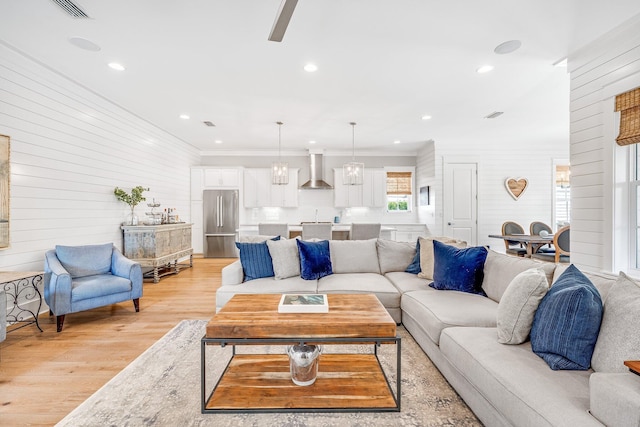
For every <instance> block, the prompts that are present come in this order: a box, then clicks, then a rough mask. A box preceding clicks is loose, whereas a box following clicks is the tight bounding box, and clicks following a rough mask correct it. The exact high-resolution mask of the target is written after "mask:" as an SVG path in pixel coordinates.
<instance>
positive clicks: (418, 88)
mask: <svg viewBox="0 0 640 427" xmlns="http://www.w3.org/2000/svg"><path fill="white" fill-rule="evenodd" d="M75 3H76V4H77V5H78V6H80V7H81V8H82V9H83V10H84V11H85V12H86V13H87V14H88V15H89V16H90V17H91V19H84V20H83V19H75V18H72V17H70V16H68V15H67V14H65V13H64V12H63V11H62V10H61V9H60V8H59V7H58V6H57V5H56V4H54V2H53V1H51V0H19V1H18V0H11V1H10V0H0V40H3V41H4V42H6V43H8V44H9V45H11V46H13V47H15V48H17V49H19V50H21V51H23V52H25V53H27V54H28V55H30V56H32V57H33V58H35V59H37V60H38V61H40V62H42V63H44V64H46V65H48V66H49V67H51V68H52V69H54V70H56V71H58V72H60V73H61V74H63V75H65V76H68V77H69V78H71V79H72V80H75V81H77V82H78V83H80V84H82V85H84V86H86V87H88V88H90V89H92V90H93V91H95V92H96V93H98V94H100V95H102V96H104V97H106V98H107V99H109V100H111V101H113V102H114V103H116V104H118V105H120V106H122V107H123V108H126V109H127V110H129V111H131V112H133V113H135V114H136V115H138V116H140V117H142V118H144V119H146V120H148V121H150V122H152V123H154V124H155V125H157V126H158V127H160V128H162V129H165V130H166V131H168V132H170V133H172V134H173V135H175V136H177V137H178V138H180V139H182V140H184V141H186V142H188V143H189V144H192V145H193V146H195V147H197V148H198V149H200V150H202V151H203V152H217V151H239V150H253V151H256V150H258V151H264V150H277V144H278V128H277V125H276V124H275V122H276V121H283V122H284V125H283V127H282V148H283V150H284V151H287V150H288V151H292V150H300V149H306V148H313V149H324V150H327V151H342V150H346V151H347V152H350V150H351V128H350V126H349V122H351V121H355V122H357V123H358V125H357V126H356V129H355V135H356V138H355V140H356V152H357V153H358V154H362V155H363V154H366V153H372V152H374V151H385V150H386V151H391V152H393V151H398V152H400V151H405V152H415V151H416V150H417V149H418V148H419V147H420V145H421V144H424V142H425V141H428V140H434V141H436V143H442V144H463V143H468V142H474V143H477V144H518V143H520V144H523V146H525V145H529V144H535V143H536V141H549V140H554V141H556V140H557V141H558V143H567V141H568V130H569V123H568V122H569V114H568V105H569V102H568V100H569V80H568V75H567V71H566V68H558V67H554V66H553V64H554V63H556V62H557V61H559V60H561V59H563V58H565V57H566V56H567V55H568V54H569V53H571V52H574V51H575V50H577V49H578V48H580V47H582V46H584V45H585V44H587V43H588V42H590V41H592V40H594V39H596V38H598V37H599V36H601V35H603V34H604V33H606V32H607V31H609V30H611V29H612V28H614V27H615V26H617V25H618V24H620V23H622V22H624V21H625V20H626V19H628V18H630V17H632V16H634V15H636V14H637V13H640V2H639V1H638V0H609V1H596V0H560V1H558V0H538V1H525V0H512V1H506V0H485V1H482V2H480V1H477V0H458V1H431V0H386V1H383V0H299V2H298V6H297V8H296V10H295V12H294V14H293V18H292V20H291V23H290V25H289V28H288V30H287V32H286V34H285V36H284V40H283V41H282V42H281V43H276V42H270V41H268V40H267V37H268V35H269V31H270V29H271V26H272V24H273V21H274V19H275V16H276V12H277V10H278V8H279V5H280V0H226V1H220V0H182V1H176V0H174V1H165V0H109V1H104V0H76V1H75ZM74 36H76V37H83V38H86V39H89V40H91V41H92V42H94V43H96V44H97V45H99V46H100V47H101V50H100V51H98V52H91V51H87V50H83V49H80V48H78V47H76V46H74V45H72V44H71V43H69V41H68V39H69V38H70V37H74ZM512 39H518V40H521V41H522V47H521V48H520V49H519V50H517V51H516V52H514V53H511V54H508V55H497V54H495V53H494V52H493V49H494V48H495V47H496V46H497V45H498V44H500V43H502V42H504V41H507V40H512ZM112 61H116V62H119V63H121V64H123V65H124V66H125V67H126V70H125V71H124V72H118V71H114V70H112V69H110V68H108V67H107V63H109V62H112ZM307 62H313V63H315V64H317V66H318V71H317V72H315V73H307V72H305V71H304V70H303V66H304V65H305V64H306V63H307ZM484 64H491V65H494V66H495V70H494V71H492V72H490V73H487V74H477V73H476V72H475V70H476V69H477V68H478V67H479V66H481V65H484ZM493 111H504V115H502V116H501V117H499V118H497V119H493V120H489V119H484V116H486V115H488V114H490V113H492V112H493ZM183 113H186V114H188V115H190V116H191V119H190V120H182V119H180V118H179V117H178V116H179V115H180V114H183ZM425 114H429V115H431V116H432V119H431V120H428V121H423V120H421V116H423V115H425ZM204 120H210V121H211V122H213V123H215V125H216V126H215V127H213V128H210V127H206V126H205V125H204V124H203V123H202V122H203V121H204ZM215 140H221V141H223V143H222V144H216V143H215V142H214V141H215ZM309 140H315V141H317V143H316V144H315V145H309V143H308V141H309ZM394 140H400V141H401V143H400V144H393V141H394Z"/></svg>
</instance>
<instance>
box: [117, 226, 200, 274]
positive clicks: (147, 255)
mask: <svg viewBox="0 0 640 427" xmlns="http://www.w3.org/2000/svg"><path fill="white" fill-rule="evenodd" d="M191 225H192V224H186V223H185V224H162V225H123V226H122V227H121V228H122V231H123V233H124V239H123V241H124V250H123V253H124V256H126V257H127V258H129V259H131V260H133V261H136V262H138V263H139V264H140V266H141V267H151V268H152V270H151V271H150V272H149V273H146V274H145V278H153V282H154V283H158V282H159V281H160V277H162V276H165V275H167V274H177V273H179V272H180V270H182V269H184V268H190V267H192V266H193V248H192V247H191ZM186 257H189V263H188V264H187V263H182V264H180V263H178V261H179V260H180V259H182V258H186Z"/></svg>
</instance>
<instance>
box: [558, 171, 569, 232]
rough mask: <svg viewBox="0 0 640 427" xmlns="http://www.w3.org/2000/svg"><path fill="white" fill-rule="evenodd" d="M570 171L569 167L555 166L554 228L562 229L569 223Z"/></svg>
mask: <svg viewBox="0 0 640 427" xmlns="http://www.w3.org/2000/svg"><path fill="white" fill-rule="evenodd" d="M570 174H571V170H570V167H569V165H556V171H555V175H556V176H555V182H556V204H555V220H556V228H560V227H563V226H565V225H567V224H569V223H570V222H571V184H570V179H569V177H570Z"/></svg>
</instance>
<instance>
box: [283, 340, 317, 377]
mask: <svg viewBox="0 0 640 427" xmlns="http://www.w3.org/2000/svg"><path fill="white" fill-rule="evenodd" d="M320 352H321V349H320V346H319V345H306V344H300V345H292V346H289V347H287V354H288V355H289V367H290V369H291V380H292V381H293V383H294V384H296V385H299V386H309V385H311V384H313V383H314V382H315V381H316V376H317V375H318V356H320Z"/></svg>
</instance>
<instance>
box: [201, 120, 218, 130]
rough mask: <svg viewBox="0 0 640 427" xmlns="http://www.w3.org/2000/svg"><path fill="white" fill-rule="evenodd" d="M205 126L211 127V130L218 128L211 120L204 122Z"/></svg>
mask: <svg viewBox="0 0 640 427" xmlns="http://www.w3.org/2000/svg"><path fill="white" fill-rule="evenodd" d="M202 123H204V124H205V125H207V126H209V127H210V128H213V127H216V125H214V124H213V123H212V122H210V121H209V120H205V121H204V122H202Z"/></svg>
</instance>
